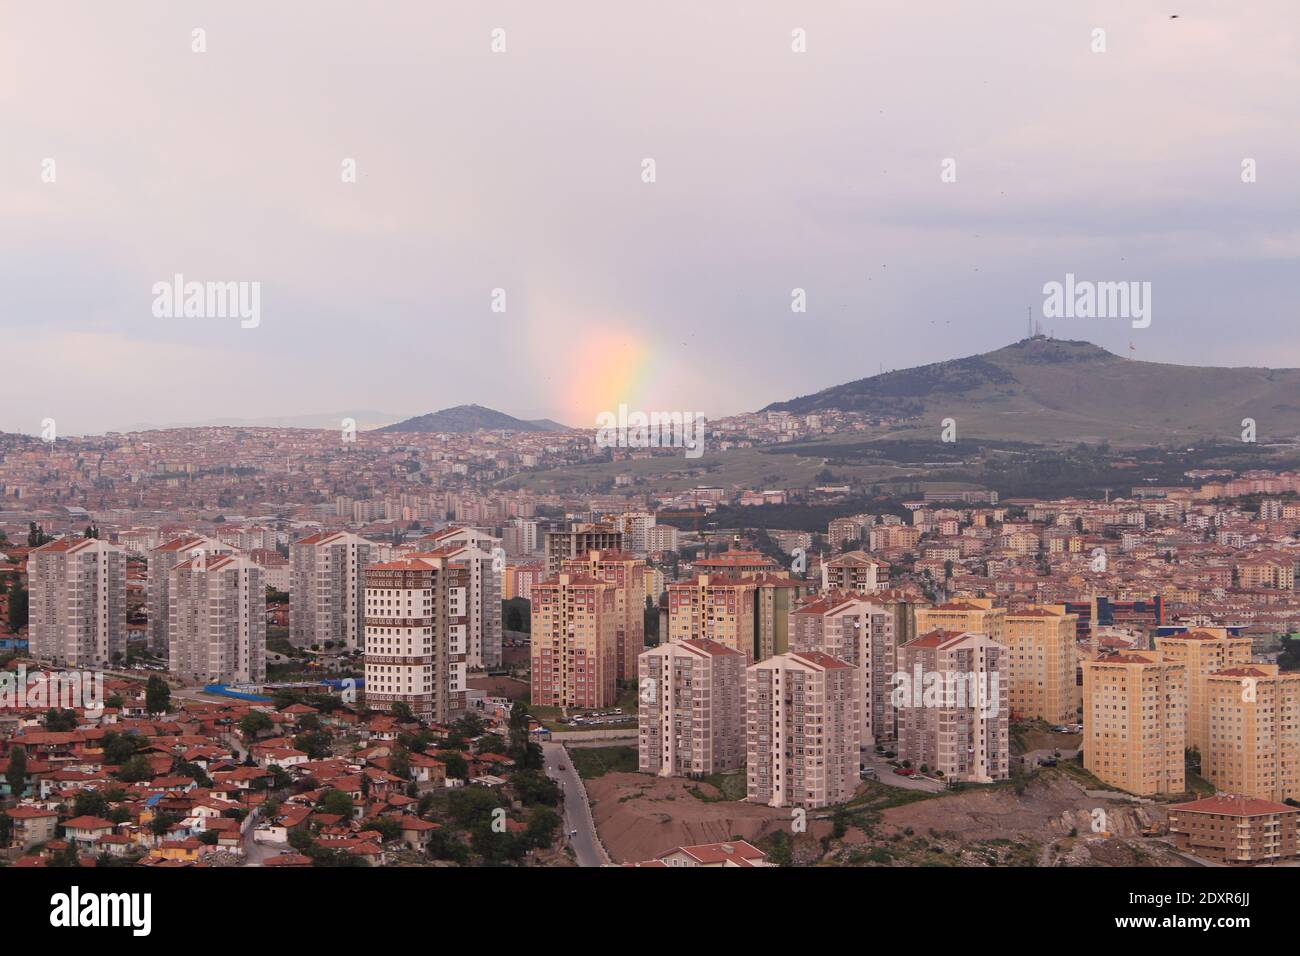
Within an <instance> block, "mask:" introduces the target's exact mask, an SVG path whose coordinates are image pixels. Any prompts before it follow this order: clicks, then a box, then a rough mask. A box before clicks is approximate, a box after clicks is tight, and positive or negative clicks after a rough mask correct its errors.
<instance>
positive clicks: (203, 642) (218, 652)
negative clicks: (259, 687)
mask: <svg viewBox="0 0 1300 956" xmlns="http://www.w3.org/2000/svg"><path fill="white" fill-rule="evenodd" d="M170 577H171V581H170V584H169V587H168V593H169V600H170V604H171V606H170V608H169V611H168V617H167V626H168V631H169V637H170V648H169V651H168V662H169V663H168V670H169V671H170V672H171V673H172V674H174V675H176V676H177V677H180V678H183V679H186V680H195V681H211V682H217V683H236V684H257V683H261V682H262V681H264V680H265V679H266V578H265V572H264V571H263V570H262V568H261V567H260V566H258V565H256V564H254V563H253V562H252V561H250V560H248V559H247V558H245V557H242V556H240V555H227V554H212V553H211V552H202V551H200V552H198V553H197V554H196V555H195V556H194V557H192V558H190V559H188V560H186V561H182V562H181V563H180V564H178V565H176V566H175V567H174V568H172V570H171V574H170Z"/></svg>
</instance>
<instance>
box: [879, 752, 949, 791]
mask: <svg viewBox="0 0 1300 956" xmlns="http://www.w3.org/2000/svg"><path fill="white" fill-rule="evenodd" d="M862 761H863V763H865V764H866V765H867V766H868V767H871V768H872V769H873V770H875V771H876V780H877V781H878V782H879V783H883V784H884V785H885V786H887V787H898V788H899V789H901V790H924V791H925V792H926V793H939V792H941V791H942V790H943V789H944V785H943V784H942V783H940V782H939V781H937V780H925V779H921V778H918V777H904V776H901V775H899V774H896V773H894V768H893V767H891V766H890V765H889V762H888V761H887V760H885V759H884V758H883V757H879V756H877V755H876V754H875V753H874V752H867V753H864V754H863V755H862Z"/></svg>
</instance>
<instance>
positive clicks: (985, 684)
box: [894, 631, 1011, 783]
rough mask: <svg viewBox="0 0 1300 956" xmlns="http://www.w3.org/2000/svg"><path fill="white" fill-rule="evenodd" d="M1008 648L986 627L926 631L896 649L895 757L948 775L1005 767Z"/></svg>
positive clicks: (964, 776) (1004, 772) (972, 775)
mask: <svg viewBox="0 0 1300 956" xmlns="http://www.w3.org/2000/svg"><path fill="white" fill-rule="evenodd" d="M1008 657H1009V652H1008V651H1007V649H1006V648H1005V647H1003V646H1002V645H1001V644H999V643H998V642H997V641H995V640H993V639H992V638H991V637H989V636H988V635H987V634H976V633H973V632H969V631H967V632H959V631H931V632H929V633H928V634H922V635H921V636H920V637H918V638H915V639H914V640H911V641H908V642H907V643H906V644H904V645H903V646H902V647H901V648H899V651H898V658H899V660H898V667H899V671H900V672H901V676H903V677H905V678H906V680H905V681H902V682H901V683H900V684H899V685H898V686H897V687H896V688H895V689H894V690H895V693H896V694H897V697H896V698H895V701H896V703H897V705H898V758H899V760H910V761H911V762H912V765H913V766H915V767H917V768H920V767H923V766H924V767H926V768H928V769H929V770H940V771H943V774H944V776H945V777H947V778H948V779H950V780H964V781H969V782H972V783H991V782H992V781H994V780H1005V779H1007V777H1008V776H1010V773H1011V750H1010V723H1009V716H1010V707H1009V700H1010V694H1009V685H1010V665H1009V662H1008Z"/></svg>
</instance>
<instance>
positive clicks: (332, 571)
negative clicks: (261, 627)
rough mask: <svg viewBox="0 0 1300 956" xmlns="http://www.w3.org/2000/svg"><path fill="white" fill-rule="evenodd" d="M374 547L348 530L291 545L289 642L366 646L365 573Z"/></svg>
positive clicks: (353, 647)
mask: <svg viewBox="0 0 1300 956" xmlns="http://www.w3.org/2000/svg"><path fill="white" fill-rule="evenodd" d="M373 547H374V545H373V544H372V543H371V542H369V541H367V540H366V539H365V538H363V537H361V536H360V535H356V534H352V533H350V532H346V531H334V532H324V533H321V534H313V535H311V536H309V537H306V538H303V539H301V540H299V541H295V542H293V544H291V545H290V546H289V581H290V586H289V640H290V641H291V642H292V643H293V644H294V646H296V647H311V646H318V647H320V648H324V647H325V645H326V644H327V643H328V644H330V645H331V646H332V647H333V649H335V650H344V649H346V650H357V649H359V648H361V646H362V641H363V638H364V634H365V624H364V620H365V596H366V595H365V592H366V574H365V572H366V565H368V564H370V562H371V551H372V549H373Z"/></svg>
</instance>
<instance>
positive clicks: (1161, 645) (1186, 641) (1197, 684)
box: [1155, 627, 1251, 756]
mask: <svg viewBox="0 0 1300 956" xmlns="http://www.w3.org/2000/svg"><path fill="white" fill-rule="evenodd" d="M1155 645H1156V650H1158V651H1159V652H1160V656H1161V658H1162V659H1163V660H1166V661H1172V662H1174V663H1178V664H1182V665H1183V667H1184V668H1185V669H1186V672H1187V677H1186V679H1187V726H1186V731H1185V733H1186V737H1185V743H1186V746H1188V747H1194V748H1196V749H1197V750H1198V751H1200V752H1201V754H1202V756H1203V755H1204V754H1205V751H1206V748H1207V747H1208V746H1209V737H1210V715H1209V710H1208V709H1207V707H1206V680H1207V678H1209V676H1210V675H1211V674H1214V673H1217V672H1218V671H1221V670H1227V669H1228V668H1229V667H1241V666H1244V665H1246V664H1249V663H1250V652H1251V641H1250V638H1248V637H1233V636H1232V635H1230V634H1229V633H1228V631H1227V629H1226V628H1222V627H1200V628H1197V629H1195V630H1192V631H1187V632H1186V633H1183V634H1178V635H1174V636H1171V637H1157V638H1156V640H1155Z"/></svg>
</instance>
